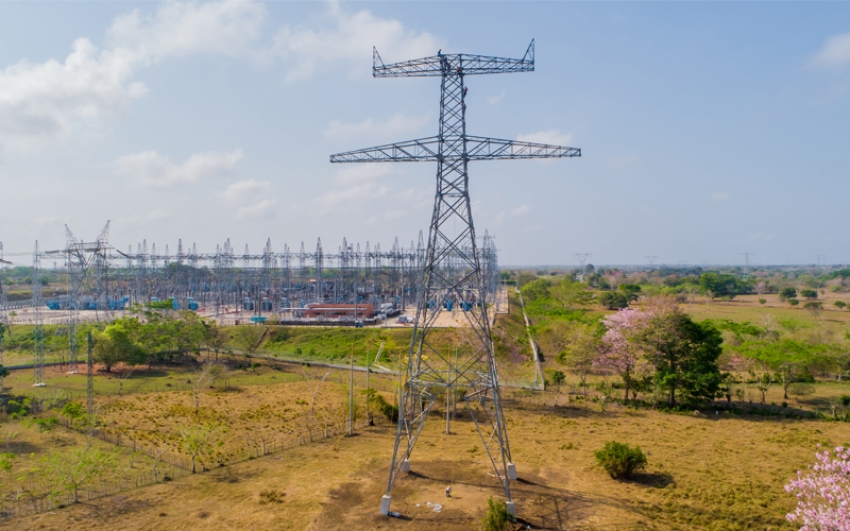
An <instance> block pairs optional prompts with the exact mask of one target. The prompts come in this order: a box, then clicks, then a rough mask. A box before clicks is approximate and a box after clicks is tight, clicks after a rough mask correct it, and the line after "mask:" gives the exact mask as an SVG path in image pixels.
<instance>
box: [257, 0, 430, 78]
mask: <svg viewBox="0 0 850 531" xmlns="http://www.w3.org/2000/svg"><path fill="white" fill-rule="evenodd" d="M330 16H331V18H332V19H333V22H334V23H335V26H336V27H335V28H333V29H330V30H324V31H315V30H313V29H309V28H303V27H298V28H291V27H289V26H284V27H282V28H281V29H280V30H279V31H278V33H277V34H276V35H275V37H274V47H273V53H274V54H275V55H277V56H280V57H283V58H284V59H289V60H291V61H292V62H294V63H295V65H294V66H293V67H292V69H291V70H290V71H289V73H288V74H287V76H286V79H287V80H288V81H296V80H302V79H307V78H309V77H311V76H312V75H313V73H314V72H315V70H316V68H317V66H318V65H319V64H321V63H329V62H335V61H339V60H349V61H351V60H354V61H356V62H357V63H356V64H357V69H358V70H362V71H363V73H364V74H365V73H366V72H367V71H368V68H369V59H370V52H371V50H372V46H375V47H376V48H377V49H378V51H379V52H381V51H383V52H384V53H388V54H391V57H392V61H393V62H394V61H395V60H396V59H397V60H407V59H413V58H416V57H422V56H429V55H434V54H436V53H437V50H438V49H440V48H441V47H442V44H441V42H440V41H439V40H438V39H437V37H435V36H434V35H431V34H430V33H427V32H416V31H414V30H411V29H408V28H405V27H404V25H403V24H402V23H401V22H399V21H397V20H392V19H384V18H380V17H376V16H375V15H373V14H372V13H370V12H369V11H366V10H363V11H358V12H357V13H354V14H349V13H346V12H345V11H344V10H342V9H340V8H339V7H338V6H336V5H334V6H332V9H331V13H330ZM387 59H390V57H387Z"/></svg>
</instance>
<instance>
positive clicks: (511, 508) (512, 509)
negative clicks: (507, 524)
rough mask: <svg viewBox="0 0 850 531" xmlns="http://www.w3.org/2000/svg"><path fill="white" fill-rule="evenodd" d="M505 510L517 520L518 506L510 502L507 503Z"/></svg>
mask: <svg viewBox="0 0 850 531" xmlns="http://www.w3.org/2000/svg"><path fill="white" fill-rule="evenodd" d="M505 508H506V509H507V510H508V512H509V513H511V514H512V515H513V516H514V518H516V504H515V503H514V502H512V501H510V500H508V501H506V502H505Z"/></svg>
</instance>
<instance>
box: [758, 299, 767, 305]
mask: <svg viewBox="0 0 850 531" xmlns="http://www.w3.org/2000/svg"><path fill="white" fill-rule="evenodd" d="M766 302H767V299H759V304H764V303H766Z"/></svg>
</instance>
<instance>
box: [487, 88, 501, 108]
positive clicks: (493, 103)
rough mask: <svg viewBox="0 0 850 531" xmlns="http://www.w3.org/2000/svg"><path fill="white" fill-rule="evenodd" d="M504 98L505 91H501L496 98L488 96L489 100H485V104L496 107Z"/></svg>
mask: <svg viewBox="0 0 850 531" xmlns="http://www.w3.org/2000/svg"><path fill="white" fill-rule="evenodd" d="M504 97H505V90H504V89H502V92H500V93H499V95H498V96H490V97H489V98H487V103H489V104H490V105H496V104H497V103H499V102H500V101H502V99H503V98H504Z"/></svg>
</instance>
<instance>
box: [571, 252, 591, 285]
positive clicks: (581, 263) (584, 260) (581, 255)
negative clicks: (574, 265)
mask: <svg viewBox="0 0 850 531" xmlns="http://www.w3.org/2000/svg"><path fill="white" fill-rule="evenodd" d="M589 256H593V255H592V254H590V253H576V254H575V257H576V259H577V260H578V281H579V282H584V264H586V263H587V257H589Z"/></svg>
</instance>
